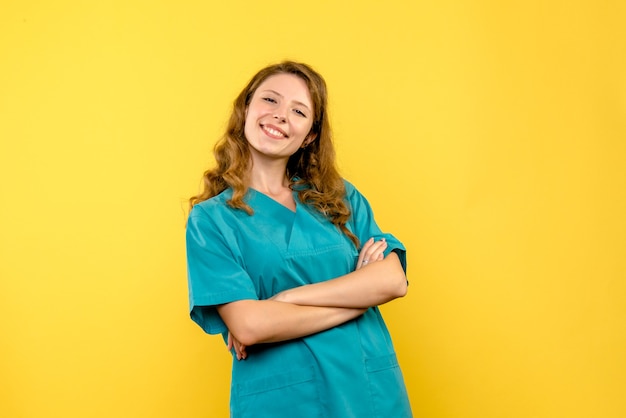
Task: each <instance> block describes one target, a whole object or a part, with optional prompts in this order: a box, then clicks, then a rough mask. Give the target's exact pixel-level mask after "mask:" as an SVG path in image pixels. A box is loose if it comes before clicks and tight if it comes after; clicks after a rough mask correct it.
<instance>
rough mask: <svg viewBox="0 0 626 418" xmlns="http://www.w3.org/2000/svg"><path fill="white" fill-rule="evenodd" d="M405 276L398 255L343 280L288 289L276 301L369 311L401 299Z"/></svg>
mask: <svg viewBox="0 0 626 418" xmlns="http://www.w3.org/2000/svg"><path fill="white" fill-rule="evenodd" d="M406 292H407V282H406V275H405V274H404V270H403V269H402V265H401V264H400V260H399V258H398V256H397V255H396V254H395V253H393V252H392V253H390V254H389V255H388V256H387V257H386V258H385V259H384V260H381V261H377V262H375V263H372V264H369V265H367V266H365V267H362V268H360V269H358V270H356V271H353V272H351V273H349V274H346V275H344V276H340V277H338V278H335V279H332V280H328V281H325V282H320V283H315V284H310V285H305V286H300V287H296V288H293V289H289V290H287V291H285V292H282V293H280V294H278V295H277V296H276V297H275V300H278V301H285V302H289V303H294V304H297V305H307V306H325V307H341V308H368V307H371V306H377V305H381V304H383V303H386V302H389V301H390V300H393V299H396V298H399V297H402V296H404V295H405V294H406Z"/></svg>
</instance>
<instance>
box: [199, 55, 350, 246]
mask: <svg viewBox="0 0 626 418" xmlns="http://www.w3.org/2000/svg"><path fill="white" fill-rule="evenodd" d="M276 74H293V75H295V76H297V77H300V78H301V79H302V80H304V82H305V83H306V85H307V87H308V89H309V94H310V95H311V101H312V102H313V112H314V118H313V125H312V127H311V131H310V133H311V134H315V135H316V138H315V140H314V141H313V142H311V143H310V144H309V145H307V146H306V147H305V148H300V149H298V151H296V152H295V153H294V154H293V155H292V156H291V157H290V158H289V160H288V162H287V173H286V174H287V178H288V179H289V181H290V184H289V187H290V188H291V189H292V190H296V191H297V193H298V197H299V198H300V201H302V202H304V203H305V204H307V205H309V206H311V207H313V208H315V209H316V210H317V211H318V212H320V213H321V214H323V215H324V216H325V217H326V218H328V219H329V220H330V221H331V222H332V223H333V224H334V225H336V226H337V227H338V228H339V229H340V230H341V231H342V232H343V233H344V234H345V235H346V236H347V237H348V238H349V239H350V240H351V241H352V242H353V243H354V245H355V246H356V247H357V248H358V247H359V240H358V238H357V237H356V236H355V235H354V234H353V233H352V232H351V231H350V230H349V229H348V228H347V227H346V224H347V222H348V219H349V218H350V215H351V212H350V208H349V207H348V205H347V204H346V202H345V196H346V189H345V185H344V182H343V179H342V178H341V176H340V175H339V172H338V170H337V167H336V164H335V148H334V146H333V142H332V136H331V129H330V122H329V118H328V114H327V90H326V82H325V81H324V79H323V78H322V76H321V75H320V74H318V73H317V72H316V71H315V70H313V69H312V68H311V67H309V66H308V65H306V64H302V63H297V62H293V61H284V62H281V63H279V64H275V65H270V66H268V67H265V68H263V69H262V70H261V71H259V72H258V73H257V74H256V75H255V76H254V77H252V79H251V80H250V81H249V82H248V85H247V86H246V87H245V88H244V89H243V90H242V91H241V93H239V95H238V96H237V98H236V99H235V101H234V103H233V111H232V113H231V116H230V119H229V121H228V125H227V127H226V132H225V133H224V135H223V136H222V137H221V138H220V140H219V141H218V142H217V143H216V144H215V148H214V149H213V154H214V156H215V161H216V163H217V166H216V167H214V168H211V169H209V170H207V171H205V172H204V175H203V183H204V189H203V191H202V193H200V194H198V195H196V196H193V197H191V198H190V199H189V203H190V207H193V206H194V205H196V204H198V203H200V202H202V201H204V200H207V199H210V198H211V197H213V196H217V195H218V194H220V193H221V192H223V191H224V190H225V189H227V188H231V189H232V190H233V194H232V197H231V199H229V200H228V201H227V203H228V205H229V206H230V207H232V208H235V209H240V210H243V211H245V212H246V213H247V214H248V215H252V214H253V213H254V211H253V210H252V208H251V207H250V206H249V205H248V204H247V203H246V202H245V201H244V197H245V195H246V193H247V191H248V186H247V184H248V175H249V172H250V166H251V164H252V160H251V156H250V149H249V148H248V141H247V139H246V137H245V134H244V127H245V121H246V110H247V108H248V105H249V104H250V101H251V99H252V96H253V95H254V92H255V91H256V90H257V88H258V87H259V85H261V83H263V82H264V81H265V80H266V79H267V78H269V77H271V76H273V75H276Z"/></svg>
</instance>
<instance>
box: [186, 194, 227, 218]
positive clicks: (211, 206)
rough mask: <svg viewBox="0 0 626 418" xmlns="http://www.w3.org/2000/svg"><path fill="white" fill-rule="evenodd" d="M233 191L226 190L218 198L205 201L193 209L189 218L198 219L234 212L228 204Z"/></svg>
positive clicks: (214, 197)
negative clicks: (198, 217)
mask: <svg viewBox="0 0 626 418" xmlns="http://www.w3.org/2000/svg"><path fill="white" fill-rule="evenodd" d="M232 194H233V191H232V190H231V189H226V190H224V191H223V192H222V193H220V194H218V195H217V196H213V197H211V198H210V199H207V200H204V201H202V202H200V203H198V204H196V205H194V207H193V208H191V212H190V213H189V217H197V216H200V217H202V216H209V217H210V216H214V215H216V214H217V213H220V212H225V211H232V209H231V208H230V206H228V204H227V203H226V202H227V200H228V199H230V198H231V197H232Z"/></svg>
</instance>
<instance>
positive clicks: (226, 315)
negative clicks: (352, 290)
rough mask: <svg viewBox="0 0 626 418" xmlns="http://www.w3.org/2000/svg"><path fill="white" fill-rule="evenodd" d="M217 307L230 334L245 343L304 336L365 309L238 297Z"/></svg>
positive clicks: (342, 320) (341, 322)
mask: <svg viewBox="0 0 626 418" xmlns="http://www.w3.org/2000/svg"><path fill="white" fill-rule="evenodd" d="M217 310H218V312H219V314H220V316H221V317H222V319H223V320H224V322H225V323H226V325H227V327H228V329H229V331H230V332H231V333H232V334H233V336H234V337H235V338H236V339H237V340H239V341H240V342H241V343H243V344H244V345H246V346H250V345H254V344H259V343H271V342H279V341H286V340H292V339H295V338H300V337H305V336H307V335H311V334H315V333H317V332H320V331H324V330H327V329H329V328H333V327H335V326H337V325H340V324H343V323H344V322H347V321H349V320H351V319H354V318H356V317H358V316H360V315H362V314H363V312H365V309H358V308H338V307H318V306H300V305H295V304H291V303H285V302H279V301H275V300H241V301H237V302H232V303H229V304H226V305H222V306H220V307H218V308H217Z"/></svg>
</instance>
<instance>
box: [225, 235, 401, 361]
mask: <svg viewBox="0 0 626 418" xmlns="http://www.w3.org/2000/svg"><path fill="white" fill-rule="evenodd" d="M386 246H387V243H386V242H385V241H384V240H381V241H378V242H374V240H373V239H370V240H368V241H367V242H366V243H365V244H364V245H363V249H362V250H361V252H360V254H359V259H358V261H357V268H356V270H355V271H353V272H351V273H348V274H346V275H343V276H340V277H337V278H335V279H332V280H328V281H325V282H321V283H315V284H310V285H306V286H300V287H297V288H294V289H289V290H286V291H284V292H281V293H279V294H277V295H275V296H274V297H272V298H271V299H268V300H240V301H236V302H231V303H228V304H225V305H221V306H219V307H218V308H217V310H218V313H219V314H220V316H221V317H222V319H223V320H224V322H225V323H226V326H227V327H228V329H229V343H228V349H230V348H231V347H234V348H235V352H236V355H237V358H238V359H241V358H246V355H247V354H246V352H245V347H247V346H250V345H254V344H259V343H269V342H278V341H286V340H291V339H294V338H300V337H304V336H307V335H311V334H314V333H317V332H320V331H324V330H326V329H329V328H332V327H335V326H337V325H340V324H342V323H344V322H346V321H349V320H351V319H354V318H356V317H358V316H360V315H362V314H363V313H364V312H365V311H366V310H367V308H369V307H371V306H376V305H381V304H383V303H386V302H389V301H390V300H393V299H396V298H399V297H402V296H404V295H405V294H406V291H407V282H406V276H405V274H404V270H403V269H402V266H401V264H400V260H399V258H398V256H397V255H396V254H395V253H394V252H392V253H390V254H389V255H388V256H387V257H384V256H383V253H384V250H385V249H386ZM364 261H369V262H368V263H367V264H365V263H364Z"/></svg>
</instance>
